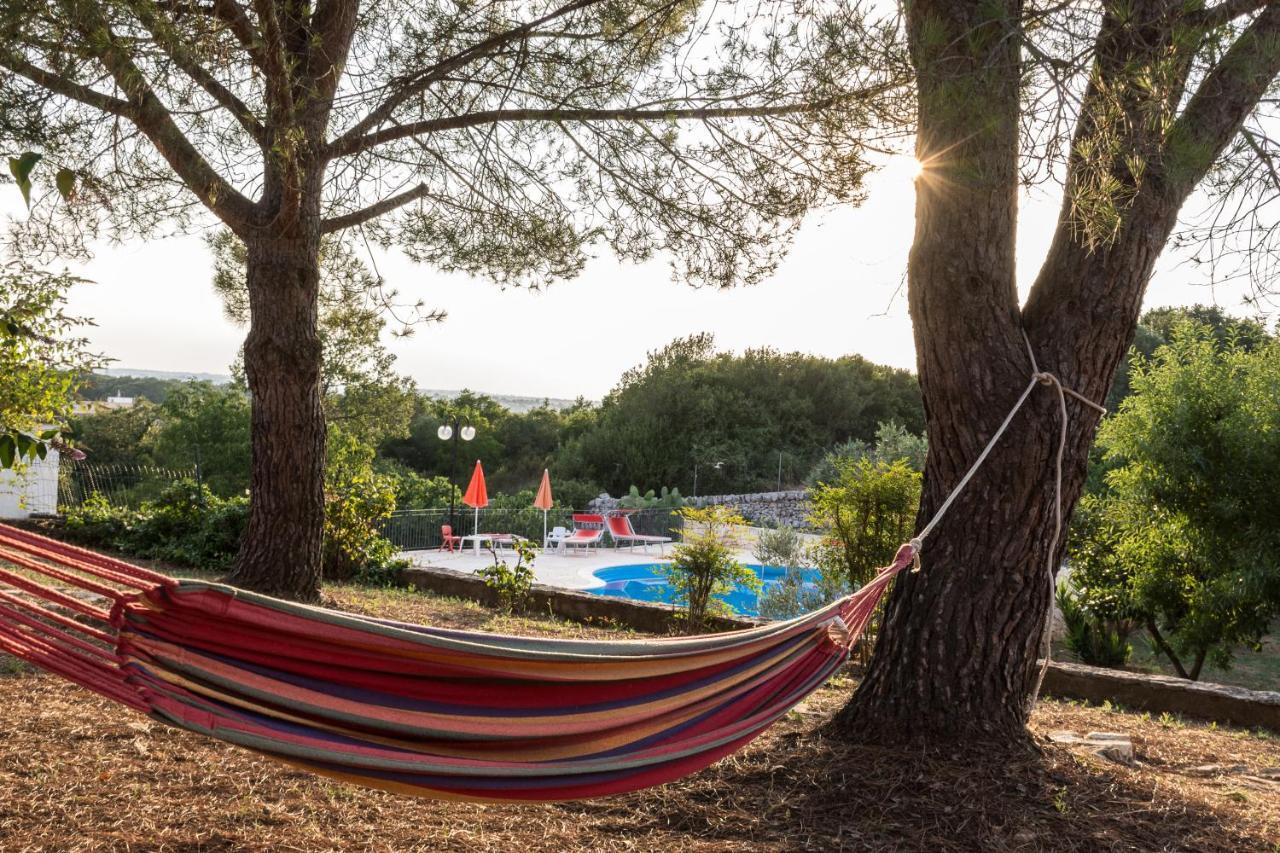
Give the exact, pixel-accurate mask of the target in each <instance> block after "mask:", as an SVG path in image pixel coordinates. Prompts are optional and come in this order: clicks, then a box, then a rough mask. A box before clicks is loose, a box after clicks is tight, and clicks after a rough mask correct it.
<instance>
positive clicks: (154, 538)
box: [66, 480, 249, 571]
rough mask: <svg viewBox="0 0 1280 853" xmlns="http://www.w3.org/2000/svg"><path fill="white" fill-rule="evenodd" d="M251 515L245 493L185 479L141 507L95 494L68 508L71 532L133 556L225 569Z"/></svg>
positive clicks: (94, 544) (68, 532)
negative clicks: (217, 490)
mask: <svg viewBox="0 0 1280 853" xmlns="http://www.w3.org/2000/svg"><path fill="white" fill-rule="evenodd" d="M248 518H249V501H248V499H246V498H245V497H243V496H238V497H232V498H222V497H219V496H218V495H216V494H214V493H213V492H211V491H210V490H209V489H207V488H202V487H200V486H199V485H197V484H196V482H195V481H194V480H183V481H179V482H177V483H174V484H173V485H172V486H171V487H170V488H168V489H166V490H165V492H164V493H163V494H162V495H161V496H160V497H159V498H158V499H156V500H154V501H147V502H144V503H143V504H142V506H141V507H139V508H137V509H127V508H122V507H114V506H112V505H111V504H110V503H108V502H107V500H106V498H105V497H103V496H102V495H100V494H99V495H93V496H91V497H90V498H89V499H88V500H86V501H85V502H84V503H83V504H81V505H79V506H77V507H72V508H70V509H68V510H67V512H66V519H67V525H66V535H67V538H69V539H71V540H73V541H75V542H79V543H81V544H83V545H88V546H90V547H100V548H108V549H110V550H113V551H120V552H122V553H125V554H128V555H130V556H133V557H141V558H144V559H153V560H164V561H165V562H168V563H173V564H174V565H178V566H186V567H188V568H193V569H202V570H206V571H222V570H224V569H226V568H228V567H229V566H230V565H231V561H232V559H234V558H235V555H236V551H237V550H238V549H239V547H240V537H241V535H242V534H243V533H244V527H245V524H246V523H247V522H248Z"/></svg>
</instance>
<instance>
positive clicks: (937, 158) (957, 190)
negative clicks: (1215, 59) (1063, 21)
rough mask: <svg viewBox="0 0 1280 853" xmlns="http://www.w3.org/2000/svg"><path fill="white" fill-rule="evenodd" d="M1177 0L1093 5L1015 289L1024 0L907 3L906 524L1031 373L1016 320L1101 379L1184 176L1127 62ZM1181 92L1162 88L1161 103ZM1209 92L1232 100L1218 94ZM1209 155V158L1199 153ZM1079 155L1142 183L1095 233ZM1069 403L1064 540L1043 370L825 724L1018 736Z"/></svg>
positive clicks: (886, 732) (1079, 446)
mask: <svg viewBox="0 0 1280 853" xmlns="http://www.w3.org/2000/svg"><path fill="white" fill-rule="evenodd" d="M1177 8H1180V7H1176V5H1175V4H1147V5H1144V6H1142V12H1143V14H1142V21H1141V22H1140V23H1141V24H1142V25H1141V26H1136V25H1135V22H1134V21H1133V20H1131V19H1130V18H1129V17H1127V16H1124V15H1118V16H1112V15H1108V16H1106V18H1105V20H1104V22H1103V26H1102V29H1101V31H1100V35H1099V39H1098V51H1097V54H1098V59H1097V66H1096V68H1095V78H1094V83H1093V84H1091V86H1090V88H1089V91H1088V92H1087V93H1086V97H1085V100H1084V106H1083V108H1082V116H1083V118H1082V119H1081V121H1080V123H1079V126H1078V128H1077V135H1076V140H1075V144H1074V145H1073V155H1072V160H1071V162H1070V164H1069V168H1068V176H1067V186H1066V199H1065V200H1064V205H1063V210H1062V213H1061V215H1060V217H1059V222H1058V225H1057V229H1056V232H1055V235H1054V240H1053V243H1052V245H1051V247H1050V249H1049V252H1048V255H1047V257H1046V259H1045V262H1044V265H1043V267H1042V268H1041V270H1040V273H1039V275H1038V277H1037V280H1036V282H1035V284H1034V285H1033V287H1032V290H1031V293H1030V296H1029V297H1028V299H1027V302H1026V305H1025V306H1024V307H1020V306H1019V299H1018V294H1017V288H1016V278H1015V271H1014V252H1015V245H1014V244H1015V235H1016V221H1015V220H1016V195H1017V164H1018V114H1019V112H1018V111H1019V101H1018V96H1019V90H1018V81H1019V80H1020V78H1021V74H1020V68H1019V55H1018V47H1017V40H1016V39H1012V38H1007V37H1006V35H1007V32H1008V27H1007V22H1009V21H1014V20H1017V18H1018V16H1019V14H1020V6H1019V4H1017V3H1016V2H1009V3H1007V4H1004V8H1000V4H996V3H991V2H952V0H947V2H943V1H942V0H917V2H915V3H912V4H909V5H908V6H907V10H908V14H907V24H908V31H909V33H910V34H911V40H912V51H913V58H914V61H915V63H916V67H917V71H918V89H919V130H918V143H917V146H918V155H919V156H920V157H921V159H922V160H923V161H924V162H925V163H926V165H927V167H928V168H927V169H926V171H925V174H924V176H923V177H922V178H921V179H920V180H919V181H918V182H917V201H916V233H915V240H914V243H913V247H912V252H911V258H910V263H909V270H908V284H909V290H908V292H909V301H910V310H911V317H912V322H913V326H914V329H915V342H916V349H917V358H918V365H919V377H920V385H921V390H922V392H923V396H924V405H925V419H926V428H927V430H928V437H929V456H928V460H927V462H926V466H925V485H924V494H923V497H922V501H921V512H920V517H919V523H920V525H923V524H924V523H925V522H927V521H928V520H929V519H930V518H931V517H933V515H934V513H935V512H936V511H937V510H938V508H939V507H940V506H941V504H942V502H943V501H944V500H945V498H946V496H947V495H948V494H949V493H950V492H951V491H952V490H953V489H954V488H955V487H956V486H957V485H958V483H959V482H960V480H961V478H962V477H963V475H964V473H965V471H966V470H967V469H968V468H969V466H970V465H971V464H972V463H973V461H974V460H975V459H976V458H977V457H978V455H979V454H980V452H981V451H982V448H983V447H984V446H985V445H986V443H987V442H988V440H989V439H990V438H991V436H992V435H993V434H994V433H995V431H996V429H997V427H998V426H999V424H1000V422H1001V421H1002V420H1003V418H1004V417H1005V415H1006V414H1007V413H1008V411H1009V410H1010V408H1011V407H1012V406H1013V404H1014V402H1015V401H1016V399H1017V397H1018V395H1019V394H1020V393H1021V392H1022V391H1023V389H1024V388H1025V387H1026V385H1027V383H1028V381H1029V380H1030V378H1031V373H1032V367H1031V356H1030V355H1029V354H1028V351H1027V349H1028V346H1027V345H1028V341H1029V344H1030V348H1031V350H1032V352H1034V356H1035V359H1036V362H1037V364H1038V366H1039V368H1040V369H1041V370H1043V371H1048V372H1051V373H1053V374H1054V375H1055V376H1057V377H1058V378H1059V379H1060V380H1061V382H1062V383H1063V384H1064V385H1065V386H1066V387H1069V388H1072V389H1073V390H1075V391H1077V392H1079V393H1080V394H1082V395H1084V396H1085V397H1087V398H1089V399H1091V400H1094V401H1099V402H1100V401H1102V400H1103V399H1105V397H1106V393H1107V390H1108V389H1109V388H1110V385H1111V381H1112V378H1113V376H1114V374H1115V371H1116V369H1117V367H1118V366H1119V364H1120V362H1121V360H1122V359H1123V358H1124V354H1125V352H1126V351H1127V350H1128V347H1129V343H1130V340H1131V339H1132V336H1133V331H1134V328H1135V326H1136V324H1137V320H1138V314H1139V311H1140V309H1141V303H1142V295H1143V293H1144V291H1145V288H1146V285H1147V282H1148V280H1149V279H1150V276H1151V273H1152V269H1153V267H1154V264H1155V261H1156V259H1157V258H1158V257H1159V254H1160V252H1161V250H1162V248H1163V247H1164V245H1165V243H1166V242H1167V240H1168V238H1169V235H1170V233H1171V231H1172V229H1173V227H1174V224H1175V222H1176V219H1177V212H1178V209H1179V208H1180V206H1181V205H1182V203H1183V201H1184V200H1185V199H1186V196H1187V194H1188V193H1189V192H1190V190H1191V188H1192V187H1193V186H1194V184H1195V182H1196V180H1198V178H1197V177H1196V176H1195V175H1188V173H1187V172H1186V170H1185V168H1183V169H1177V170H1169V171H1166V170H1164V169H1163V168H1162V162H1161V157H1162V151H1161V149H1160V146H1161V145H1162V144H1164V143H1165V139H1164V136H1163V135H1162V134H1163V131H1161V130H1158V129H1153V124H1152V123H1151V122H1149V121H1140V120H1138V119H1139V118H1140V117H1142V116H1144V115H1148V114H1150V112H1151V110H1152V104H1151V103H1149V99H1150V97H1151V96H1150V91H1149V88H1148V87H1146V86H1143V85H1138V84H1135V85H1129V83H1130V80H1129V79H1128V78H1129V76H1131V75H1134V74H1135V72H1134V71H1133V69H1141V68H1142V67H1144V65H1148V64H1157V65H1158V64H1160V63H1162V62H1163V61H1164V57H1165V56H1166V54H1167V51H1168V49H1169V45H1170V44H1172V43H1173V41H1174V37H1173V33H1174V32H1175V31H1176V30H1177V22H1178V14H1180V13H1179V12H1178V11H1177ZM1135 33H1136V35H1135ZM1261 43H1262V42H1261V41H1260V42H1259V44H1261ZM1278 61H1280V60H1278ZM1268 74H1273V72H1271V71H1270V70H1269V69H1263V70H1261V71H1259V72H1257V74H1256V75H1255V76H1256V77H1257V79H1252V80H1251V82H1250V83H1249V87H1251V88H1247V89H1244V90H1242V92H1241V93H1240V94H1241V97H1238V98H1234V99H1218V100H1217V101H1215V104H1214V106H1213V109H1216V111H1217V112H1221V113H1222V115H1221V116H1219V117H1217V118H1215V119H1214V120H1213V121H1206V122H1202V123H1201V124H1200V125H1195V126H1194V127H1196V128H1197V131H1198V129H1201V128H1207V129H1209V130H1212V133H1207V132H1206V134H1205V136H1206V139H1205V145H1206V148H1205V150H1206V151H1208V152H1210V153H1211V154H1212V156H1217V152H1218V151H1220V150H1221V149H1222V147H1223V146H1224V145H1225V144H1226V142H1227V141H1228V140H1229V139H1230V138H1231V137H1232V136H1233V135H1234V134H1235V132H1236V130H1237V129H1238V127H1239V121H1240V120H1241V118H1242V116H1243V115H1244V114H1246V113H1247V110H1248V108H1249V103H1251V101H1250V100H1249V99H1250V98H1255V99H1256V97H1258V93H1260V92H1262V91H1264V90H1265V84H1266V82H1267V80H1269V79H1270V77H1268V76H1266V75H1268ZM1137 76H1138V77H1140V76H1141V75H1137ZM1098 80H1101V81H1102V82H1101V83H1098V82H1097V81H1098ZM1175 82H1176V81H1175ZM1179 91H1180V88H1179V87H1178V86H1176V85H1175V86H1174V87H1173V88H1172V92H1173V94H1172V95H1171V96H1170V99H1171V102H1174V103H1176V101H1177V93H1178V92H1179ZM1117 99H1118V100H1117ZM1219 102H1221V103H1228V106H1229V107H1230V109H1225V108H1223V109H1217V106H1218V103H1219ZM1117 103H1119V104H1120V105H1121V106H1122V107H1123V109H1124V110H1125V112H1126V113H1128V114H1130V115H1131V116H1132V118H1131V119H1126V120H1123V121H1121V120H1116V123H1115V125H1106V124H1100V123H1098V122H1095V121H1094V120H1093V117H1096V116H1113V115H1114V107H1115V105H1116V104H1117ZM1096 105H1102V107H1101V108H1098V109H1095V108H1094V107H1095V106H1096ZM1193 105H1194V104H1193ZM1211 111H1212V110H1211ZM1108 120H1112V119H1108ZM1108 134H1113V135H1114V134H1119V135H1120V136H1121V137H1122V138H1121V140H1120V142H1119V143H1118V144H1117V145H1116V149H1115V150H1116V151H1117V152H1119V153H1117V154H1116V156H1115V158H1114V160H1113V161H1099V160H1097V159H1096V157H1095V159H1093V160H1090V161H1088V162H1085V161H1084V160H1083V157H1085V156H1089V155H1082V154H1080V152H1082V151H1087V150H1090V149H1093V150H1095V151H1096V150H1097V146H1091V145H1089V144H1087V143H1088V142H1090V138H1091V137H1093V136H1101V137H1104V138H1105V137H1107V136H1108ZM1132 152H1141V153H1142V155H1143V157H1144V163H1145V169H1144V170H1142V171H1141V172H1140V173H1134V172H1133V171H1131V166H1130V162H1129V161H1128V160H1127V159H1126V156H1127V155H1128V154H1129V153H1132ZM1208 162H1212V157H1210V158H1208V159H1207V160H1206V161H1205V163H1204V164H1203V165H1204V167H1205V168H1207V164H1208ZM1082 166H1083V167H1084V168H1081V167H1082ZM1089 170H1092V171H1093V172H1094V173H1096V172H1097V171H1099V170H1101V171H1105V172H1107V173H1108V174H1109V175H1110V176H1111V177H1112V178H1113V179H1114V181H1115V182H1116V183H1117V185H1120V186H1130V187H1132V188H1133V189H1134V190H1135V192H1134V193H1133V195H1132V199H1133V200H1132V201H1131V202H1130V203H1128V205H1127V207H1125V208H1124V210H1123V215H1124V216H1123V222H1122V225H1121V227H1120V228H1119V229H1118V230H1117V231H1116V232H1115V233H1113V234H1110V235H1108V236H1107V238H1106V239H1105V240H1094V241H1092V242H1090V241H1089V240H1088V238H1087V237H1086V235H1085V233H1084V232H1083V231H1082V229H1081V228H1080V227H1079V224H1080V223H1079V219H1078V212H1077V211H1076V210H1074V209H1073V208H1072V202H1071V199H1072V198H1073V195H1074V194H1075V192H1076V186H1077V184H1076V182H1077V181H1080V180H1088V178H1087V177H1085V178H1081V177H1080V175H1081V174H1082V173H1085V174H1087V173H1088V171H1089ZM1024 333H1025V335H1026V338H1027V340H1024V338H1023V335H1024ZM1067 412H1068V438H1067V444H1066V451H1065V457H1064V465H1063V472H1062V474H1063V476H1062V483H1061V485H1062V493H1061V507H1062V518H1063V523H1064V530H1063V531H1062V533H1063V536H1061V537H1059V540H1058V543H1057V546H1056V548H1055V547H1054V546H1053V538H1054V536H1053V534H1054V528H1055V506H1056V504H1057V497H1056V494H1055V482H1054V479H1055V478H1054V457H1055V455H1056V451H1057V442H1058V435H1059V433H1058V431H1059V428H1060V425H1061V415H1060V413H1059V405H1058V399H1057V396H1056V394H1055V393H1054V392H1053V391H1052V390H1051V389H1050V388H1049V387H1048V386H1042V387H1038V388H1037V389H1036V390H1034V391H1033V392H1032V397H1031V398H1030V400H1029V401H1028V404H1027V405H1026V406H1025V407H1024V408H1023V409H1022V411H1021V412H1020V414H1019V415H1018V416H1017V417H1016V419H1015V420H1014V421H1013V422H1012V424H1011V426H1010V429H1009V431H1008V432H1007V433H1006V434H1005V436H1004V438H1002V439H1001V441H1000V443H999V444H998V445H997V446H996V448H995V451H994V452H993V453H992V454H991V456H990V457H988V459H987V460H986V462H985V464H984V465H983V467H982V468H981V469H980V470H979V471H978V472H977V475H976V476H975V477H974V479H973V480H972V481H970V483H969V485H968V486H967V487H966V489H965V491H964V492H963V493H962V494H961V496H960V497H959V498H958V500H957V501H956V503H955V504H953V505H952V506H951V508H950V510H949V513H948V515H947V516H946V517H945V520H944V521H943V522H942V523H941V524H940V526H939V527H938V528H936V530H935V531H934V532H933V533H932V535H931V536H930V537H929V538H928V540H927V541H926V542H925V543H924V547H923V552H922V562H923V569H922V571H920V572H918V573H907V574H903V575H900V576H899V579H898V580H897V582H896V584H895V588H894V590H893V591H892V593H891V596H890V600H889V603H888V606H887V607H886V614H885V617H884V620H883V625H882V628H881V631H880V634H879V637H878V640H877V645H876V649H875V653H874V656H873V658H872V661H871V665H870V666H869V668H868V672H867V676H866V678H865V680H864V681H863V683H862V685H861V687H860V688H859V690H858V692H857V694H856V695H855V696H854V698H853V700H852V701H851V702H850V703H849V705H847V706H846V707H845V708H844V709H843V710H842V711H841V713H840V714H839V715H838V716H837V718H836V720H835V722H834V727H835V729H836V730H837V731H839V732H841V733H844V734H846V735H849V736H852V737H854V738H857V739H859V740H864V741H878V742H883V743H892V742H902V741H910V740H917V741H919V740H926V741H940V740H949V739H960V738H964V739H970V740H974V739H976V740H983V741H987V742H991V741H1002V742H1008V741H1010V740H1019V739H1022V738H1025V737H1026V728H1025V724H1026V717H1027V701H1026V700H1027V698H1028V692H1029V690H1030V688H1031V686H1032V685H1033V683H1034V680H1035V677H1036V674H1037V668H1038V664H1037V652H1038V649H1039V642H1040V639H1041V636H1042V630H1043V627H1044V621H1045V618H1046V616H1047V614H1048V608H1049V605H1050V600H1051V596H1052V584H1051V573H1053V572H1056V568H1057V566H1058V564H1059V562H1060V560H1061V556H1062V552H1063V549H1064V545H1065V543H1064V541H1063V539H1064V538H1065V532H1066V531H1065V523H1066V521H1067V520H1068V519H1069V518H1070V513H1071V510H1072V509H1073V507H1074V505H1075V502H1076V500H1077V498H1078V497H1079V495H1080V492H1081V491H1082V489H1083V487H1084V482H1085V476H1086V473H1087V460H1088V449H1089V445H1090V443H1091V442H1092V440H1093V436H1094V433H1095V430H1096V428H1097V423H1098V421H1099V415H1098V413H1097V412H1096V411H1095V410H1093V409H1091V408H1089V407H1087V406H1084V405H1083V404H1081V403H1079V402H1076V401H1075V400H1073V399H1070V398H1068V401H1067Z"/></svg>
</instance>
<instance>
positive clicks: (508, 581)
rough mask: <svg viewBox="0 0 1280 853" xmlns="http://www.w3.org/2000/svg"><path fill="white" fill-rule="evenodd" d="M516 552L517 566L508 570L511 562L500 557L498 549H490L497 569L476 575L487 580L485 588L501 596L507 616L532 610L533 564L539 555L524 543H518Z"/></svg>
mask: <svg viewBox="0 0 1280 853" xmlns="http://www.w3.org/2000/svg"><path fill="white" fill-rule="evenodd" d="M512 550H513V552H514V554H515V558H516V563H515V565H514V566H508V565H507V561H506V560H503V559H502V558H500V557H499V556H498V551H497V549H496V548H494V547H493V546H490V547H489V553H490V554H492V555H493V565H492V566H485V567H484V568H483V569H479V570H478V571H477V572H476V574H477V575H479V576H480V577H482V578H484V585H485V586H487V587H488V588H489V589H491V590H493V591H494V594H495V595H497V597H498V607H499V608H501V609H502V610H503V611H505V612H507V613H514V612H517V611H521V610H524V609H525V608H526V607H527V606H528V603H529V593H530V591H531V590H532V589H533V560H534V556H535V553H536V552H535V551H534V548H533V545H532V544H531V543H529V542H525V541H521V540H516V542H515V544H514V545H513V546H512Z"/></svg>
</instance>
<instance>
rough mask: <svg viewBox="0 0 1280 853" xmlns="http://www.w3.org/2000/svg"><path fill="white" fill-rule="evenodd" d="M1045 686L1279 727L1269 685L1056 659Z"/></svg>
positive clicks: (1060, 692) (1278, 698)
mask: <svg viewBox="0 0 1280 853" xmlns="http://www.w3.org/2000/svg"><path fill="white" fill-rule="evenodd" d="M1044 690H1045V692H1046V693H1050V694H1052V695H1054V696H1064V697H1068V698H1072V699H1088V700H1089V701H1090V702H1103V701H1111V702H1115V703H1117V704H1120V705H1123V706H1124V707H1126V708H1136V709H1137V710H1139V711H1151V712H1153V713H1157V714H1162V713H1165V712H1168V713H1170V714H1184V715H1186V716H1188V717H1198V718H1200V719H1205V720H1216V721H1218V722H1220V723H1230V724H1232V725H1236V726H1247V727H1255V726H1261V727H1263V728H1266V729H1270V730H1271V731H1275V732H1280V693H1273V692H1271V691H1267V690H1246V689H1245V688H1243V687H1232V686H1231V685H1228V684H1210V683H1208V682H1201V681H1187V680H1186V679H1185V678H1173V677H1170V676H1167V675H1147V674H1145V673H1139V672H1126V671H1124V670H1119V669H1102V668H1100V667H1096V666H1085V665H1083V664H1078V663H1058V662H1056V661H1055V662H1053V663H1051V664H1049V671H1048V672H1047V673H1046V674H1045V677H1044Z"/></svg>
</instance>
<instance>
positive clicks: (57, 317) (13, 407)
mask: <svg viewBox="0 0 1280 853" xmlns="http://www.w3.org/2000/svg"><path fill="white" fill-rule="evenodd" d="M82 281H83V279H79V278H76V277H75V276H73V275H71V274H70V273H67V272H62V273H52V272H48V271H45V270H41V269H38V268H36V267H33V266H31V265H30V264H28V263H27V262H25V261H23V260H20V259H17V260H9V261H6V262H5V263H4V264H3V265H0V468H10V467H12V466H13V465H14V464H15V463H21V462H22V461H23V460H33V459H37V458H40V459H43V458H44V456H45V454H46V453H47V452H48V443H49V442H52V441H56V440H57V436H58V430H59V429H60V428H61V427H62V426H63V425H64V424H65V423H66V418H67V416H68V415H69V414H70V412H71V408H72V405H73V403H74V400H75V391H76V388H77V385H78V383H79V377H80V376H81V375H82V374H83V373H85V372H87V371H89V370H91V369H92V368H93V367H95V366H96V365H97V364H98V361H99V359H98V357H97V356H93V355H91V354H89V353H88V352H87V351H86V349H85V347H86V346H87V345H88V341H87V340H86V339H84V338H80V337H75V336H73V335H71V334H70V332H71V330H72V329H73V328H75V327H76V326H77V325H80V324H82V323H84V322H85V321H84V320H82V319H80V318H76V317H72V316H69V315H68V314H67V313H66V311H65V307H66V300H67V291H68V290H70V289H71V287H72V286H73V285H75V284H78V283H80V282H82Z"/></svg>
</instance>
